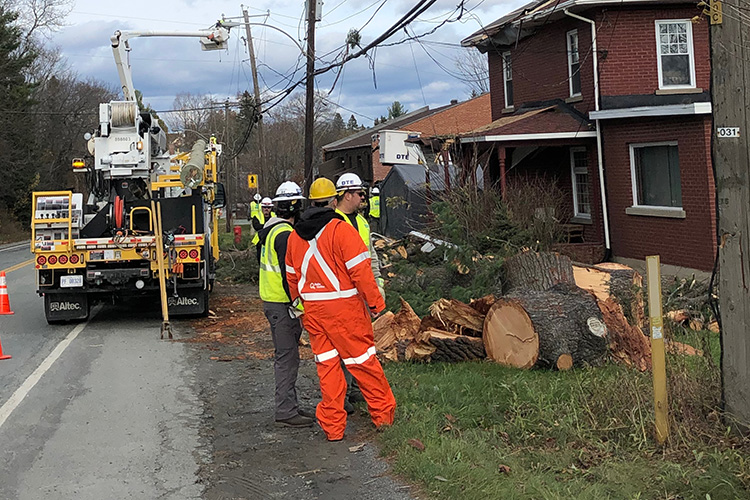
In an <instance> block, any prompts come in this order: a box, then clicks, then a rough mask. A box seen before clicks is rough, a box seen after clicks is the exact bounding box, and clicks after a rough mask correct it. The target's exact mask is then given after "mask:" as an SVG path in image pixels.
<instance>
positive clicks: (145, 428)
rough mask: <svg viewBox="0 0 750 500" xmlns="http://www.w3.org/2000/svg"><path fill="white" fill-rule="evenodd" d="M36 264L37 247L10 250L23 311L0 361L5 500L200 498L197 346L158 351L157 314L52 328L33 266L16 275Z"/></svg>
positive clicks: (6, 258) (7, 332)
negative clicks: (192, 359) (193, 359)
mask: <svg viewBox="0 0 750 500" xmlns="http://www.w3.org/2000/svg"><path fill="white" fill-rule="evenodd" d="M30 257H31V254H30V253H29V250H28V246H23V247H22V248H19V249H8V248H4V249H0V270H6V273H7V281H8V290H9V296H10V302H11V309H12V310H13V311H14V313H15V314H13V315H12V316H0V341H2V345H3V349H4V351H5V353H6V354H10V355H11V356H13V357H12V359H9V360H3V361H0V498H3V499H16V498H17V499H27V498H28V499H38V498H50V499H52V498H76V499H97V500H98V499H103V498H121V499H125V498H139V499H152V498H154V499H155V498H174V499H189V498H200V497H201V494H202V490H203V488H202V486H200V485H199V484H196V472H197V470H198V467H199V463H200V461H201V456H200V455H201V449H202V448H201V443H200V434H199V427H200V416H199V412H200V411H201V405H200V404H199V401H198V399H197V396H196V393H195V390H194V384H193V380H192V379H193V377H194V367H192V366H190V365H189V363H188V362H187V360H188V358H189V357H188V356H187V353H186V350H187V349H188V347H187V346H186V344H181V343H173V342H162V341H159V337H158V336H159V325H160V318H159V316H158V311H157V310H153V308H152V307H145V308H143V307H141V308H139V311H142V313H141V314H140V317H134V315H133V309H132V308H130V307H117V306H112V305H107V306H103V307H100V308H98V309H97V310H96V311H97V312H96V314H95V315H94V316H93V318H92V319H91V320H90V321H89V322H88V323H82V324H78V325H76V324H68V325H60V326H49V325H47V323H46V321H45V319H44V313H43V309H42V302H41V299H40V298H39V297H37V296H36V293H35V292H34V290H35V287H34V272H33V266H31V265H30V264H28V265H26V266H23V267H21V268H20V269H18V268H17V267H18V265H19V264H23V263H24V262H25V261H28V260H29V259H30ZM14 267H15V270H12V271H10V272H8V271H7V269H8V268H10V269H14ZM143 311H145V312H143ZM63 348H64V350H62V349H63ZM61 350H62V352H61ZM49 356H51V358H48V357H49ZM52 358H54V359H52ZM45 360H46V362H45ZM50 361H53V362H51V363H50ZM45 368H46V371H45ZM34 380H38V382H37V383H36V384H35V385H33V387H29V385H30V382H33V381H34Z"/></svg>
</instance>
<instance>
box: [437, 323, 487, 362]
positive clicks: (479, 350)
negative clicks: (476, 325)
mask: <svg viewBox="0 0 750 500" xmlns="http://www.w3.org/2000/svg"><path fill="white" fill-rule="evenodd" d="M427 333H428V342H429V344H430V345H432V346H433V348H434V351H433V352H432V353H431V355H430V358H431V360H432V361H446V362H456V361H471V360H475V359H483V358H484V357H485V356H486V354H485V351H484V343H483V342H482V339H481V338H478V337H469V336H467V335H456V334H455V333H450V332H445V331H441V330H427Z"/></svg>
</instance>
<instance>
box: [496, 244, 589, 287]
mask: <svg viewBox="0 0 750 500" xmlns="http://www.w3.org/2000/svg"><path fill="white" fill-rule="evenodd" d="M503 269H504V272H505V282H506V285H507V288H508V289H509V290H524V291H538V292H542V291H544V290H548V289H550V288H552V287H553V286H555V285H559V284H575V278H574V277H573V264H572V263H571V261H570V258H569V257H566V256H565V255H560V254H559V253H554V252H541V253H539V252H534V251H533V250H526V251H524V252H521V253H519V254H516V255H514V256H513V257H511V258H509V259H507V260H506V261H505V264H504V265H503Z"/></svg>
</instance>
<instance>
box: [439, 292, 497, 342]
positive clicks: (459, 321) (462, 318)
mask: <svg viewBox="0 0 750 500" xmlns="http://www.w3.org/2000/svg"><path fill="white" fill-rule="evenodd" d="M430 314H431V315H432V316H434V317H435V318H437V319H438V320H440V322H441V323H442V324H443V328H445V327H446V326H447V327H450V326H452V325H458V326H459V327H460V332H459V333H462V334H465V335H471V336H473V337H480V336H481V335H482V328H483V327H484V317H485V315H484V314H482V313H480V312H479V311H477V310H476V309H474V308H473V307H471V306H469V305H468V304H464V303H463V302H461V301H459V300H455V299H450V300H448V299H439V300H438V301H437V302H435V303H433V304H432V305H431V306H430Z"/></svg>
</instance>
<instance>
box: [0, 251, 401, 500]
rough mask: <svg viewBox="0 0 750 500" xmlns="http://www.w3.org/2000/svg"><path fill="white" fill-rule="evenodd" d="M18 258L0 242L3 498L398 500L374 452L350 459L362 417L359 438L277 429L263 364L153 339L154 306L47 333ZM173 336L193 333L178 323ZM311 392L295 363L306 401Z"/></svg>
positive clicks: (118, 310)
mask: <svg viewBox="0 0 750 500" xmlns="http://www.w3.org/2000/svg"><path fill="white" fill-rule="evenodd" d="M30 258H31V254H30V253H29V251H28V246H27V245H23V246H20V247H7V246H6V247H2V248H0V270H5V271H6V273H7V282H8V292H9V296H10V303H11V309H12V310H13V311H14V313H15V314H13V315H7V316H5V315H2V316H0V341H1V342H2V346H3V349H4V351H5V354H10V355H12V359H9V360H2V361H0V498H1V499H8V500H10V499H20V500H23V499H38V498H45V499H57V498H59V499H71V498H75V499H82V500H83V499H97V500H100V499H104V498H118V499H130V498H133V499H136V498H137V499H156V498H165V499H192V498H280V497H287V498H295V499H297V498H299V499H302V498H305V499H307V498H310V499H317V498H351V497H353V496H358V497H360V498H372V499H376V498H383V499H385V498H388V499H390V498H402V499H406V498H409V496H408V495H407V494H406V493H405V489H408V486H401V485H399V484H398V483H397V482H395V481H393V480H392V479H390V478H389V477H388V476H387V474H386V473H387V466H386V465H385V464H384V463H383V462H381V461H379V460H378V459H377V458H376V456H377V453H376V449H375V448H373V447H367V448H366V449H365V450H364V452H363V453H356V454H353V453H350V452H349V451H348V448H347V447H348V446H351V445H352V444H355V445H356V444H358V442H359V441H361V440H362V437H361V434H362V433H361V432H360V431H361V430H362V429H361V428H362V427H364V426H366V425H368V422H367V420H366V419H364V418H360V419H359V424H357V423H356V422H355V423H352V426H354V427H353V429H352V430H353V432H352V434H353V435H354V437H356V438H357V439H358V440H359V441H352V442H348V443H347V442H344V443H339V444H338V446H331V444H330V443H326V442H325V439H324V438H323V437H322V434H321V431H320V430H319V429H303V430H294V431H280V430H278V429H275V428H274V427H273V422H272V420H271V419H270V418H269V416H270V415H271V414H272V408H273V390H272V388H273V367H272V361H271V360H270V359H268V357H267V356H265V357H262V359H258V360H252V361H250V360H248V361H246V362H237V363H216V362H215V361H212V360H213V359H215V357H211V352H206V350H205V348H203V349H201V348H200V347H198V346H197V345H196V344H193V343H190V342H179V341H175V342H170V341H160V340H159V326H160V316H159V310H158V308H157V307H156V306H155V305H154V304H153V303H150V304H148V303H146V304H144V303H128V304H125V305H122V304H118V305H112V304H108V305H100V306H96V307H95V308H94V309H93V310H92V315H91V318H90V320H89V321H88V322H86V323H80V324H65V325H55V326H50V325H47V323H46V321H45V319H44V313H43V309H42V300H41V298H40V297H38V296H37V295H36V293H35V283H34V281H35V280H34V269H33V266H32V265H31V264H32V263H31V260H30ZM256 300H257V299H256ZM133 311H138V315H137V316H135V315H134V314H133ZM260 317H261V318H262V316H260ZM265 327H266V325H265V324H264V325H261V326H259V327H258V332H259V337H258V339H259V341H266V342H268V338H269V335H268V332H267V331H265V332H264V331H263V328H265ZM175 333H176V337H177V339H180V338H182V339H188V338H190V337H191V336H194V335H195V334H194V333H193V331H192V326H191V323H190V322H189V321H182V322H179V321H178V322H175ZM316 386H317V380H316V377H315V369H314V365H313V364H312V362H309V361H308V362H304V364H303V367H302V370H301V375H300V381H299V385H298V390H301V391H302V392H303V393H304V394H305V396H304V399H305V401H304V403H305V404H306V405H307V406H310V405H314V404H315V401H313V399H316V398H317V397H318V395H317V393H316V390H317V389H316ZM237 415H242V416H243V417H242V418H241V419H238V418H237ZM357 425H359V427H357ZM347 432H348V433H349V431H347ZM357 434H359V435H357ZM309 471H313V472H312V473H311V474H308V473H307V472H309ZM308 475H311V476H314V477H307V476H308Z"/></svg>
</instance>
